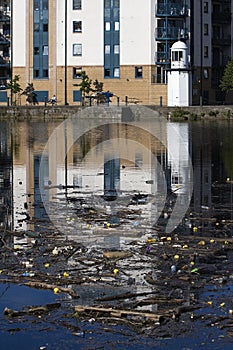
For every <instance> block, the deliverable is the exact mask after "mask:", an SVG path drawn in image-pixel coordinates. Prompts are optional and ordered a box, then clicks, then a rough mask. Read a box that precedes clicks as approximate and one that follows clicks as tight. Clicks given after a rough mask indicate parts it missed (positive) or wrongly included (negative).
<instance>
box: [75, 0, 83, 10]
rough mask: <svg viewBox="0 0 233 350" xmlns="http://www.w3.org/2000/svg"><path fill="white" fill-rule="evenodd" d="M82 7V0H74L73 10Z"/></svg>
mask: <svg viewBox="0 0 233 350" xmlns="http://www.w3.org/2000/svg"><path fill="white" fill-rule="evenodd" d="M81 9H82V0H73V10H81Z"/></svg>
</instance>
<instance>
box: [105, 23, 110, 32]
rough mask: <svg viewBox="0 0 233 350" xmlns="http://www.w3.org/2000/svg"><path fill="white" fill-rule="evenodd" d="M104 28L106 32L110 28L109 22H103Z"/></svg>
mask: <svg viewBox="0 0 233 350" xmlns="http://www.w3.org/2000/svg"><path fill="white" fill-rule="evenodd" d="M105 30H106V31H107V32H108V31H109V30H110V22H105Z"/></svg>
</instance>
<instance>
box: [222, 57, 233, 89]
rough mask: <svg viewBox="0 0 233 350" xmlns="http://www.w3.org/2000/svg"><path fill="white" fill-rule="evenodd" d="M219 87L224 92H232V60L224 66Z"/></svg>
mask: <svg viewBox="0 0 233 350" xmlns="http://www.w3.org/2000/svg"><path fill="white" fill-rule="evenodd" d="M219 87H220V89H221V90H222V91H226V92H228V91H230V90H233V59H232V60H231V61H229V62H228V64H227V65H226V67H225V69H224V73H223V77H222V80H221V82H220V85H219Z"/></svg>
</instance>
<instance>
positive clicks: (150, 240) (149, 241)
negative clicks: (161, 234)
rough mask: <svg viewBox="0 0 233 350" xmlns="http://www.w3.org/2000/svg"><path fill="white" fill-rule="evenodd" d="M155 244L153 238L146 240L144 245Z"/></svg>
mask: <svg viewBox="0 0 233 350" xmlns="http://www.w3.org/2000/svg"><path fill="white" fill-rule="evenodd" d="M155 242H156V239H155V238H148V239H147V240H146V243H155Z"/></svg>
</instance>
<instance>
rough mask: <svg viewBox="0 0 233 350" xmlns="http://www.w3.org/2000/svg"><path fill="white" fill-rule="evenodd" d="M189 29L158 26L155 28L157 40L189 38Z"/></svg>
mask: <svg viewBox="0 0 233 350" xmlns="http://www.w3.org/2000/svg"><path fill="white" fill-rule="evenodd" d="M187 38H188V31H187V29H186V28H178V27H168V28H164V27H157V28H156V29H155V40H160V41H162V40H172V41H173V40H174V41H175V40H178V39H187Z"/></svg>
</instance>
